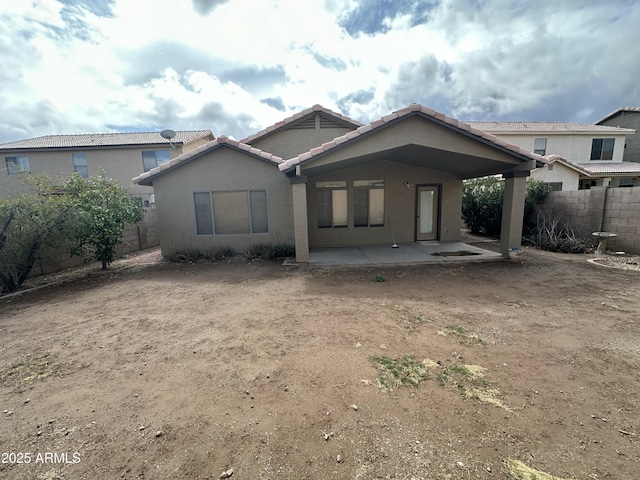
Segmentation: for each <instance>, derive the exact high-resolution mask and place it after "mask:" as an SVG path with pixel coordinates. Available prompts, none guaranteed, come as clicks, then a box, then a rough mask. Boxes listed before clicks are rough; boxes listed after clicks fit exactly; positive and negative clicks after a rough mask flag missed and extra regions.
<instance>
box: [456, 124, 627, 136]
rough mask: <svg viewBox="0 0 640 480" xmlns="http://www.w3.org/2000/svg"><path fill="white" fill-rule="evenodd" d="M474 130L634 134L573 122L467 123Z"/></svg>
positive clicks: (617, 129) (494, 132)
mask: <svg viewBox="0 0 640 480" xmlns="http://www.w3.org/2000/svg"><path fill="white" fill-rule="evenodd" d="M465 123H467V124H468V125H471V126H472V127H473V128H477V129H478V130H482V131H483V132H488V133H493V134H510V133H513V134H523V133H541V134H542V133H545V134H554V133H556V134H563V133H576V134H596V135H600V134H632V133H635V130H633V129H631V128H619V127H610V126H606V125H593V124H590V123H571V122H465Z"/></svg>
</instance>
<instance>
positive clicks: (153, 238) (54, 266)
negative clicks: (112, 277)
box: [30, 208, 160, 276]
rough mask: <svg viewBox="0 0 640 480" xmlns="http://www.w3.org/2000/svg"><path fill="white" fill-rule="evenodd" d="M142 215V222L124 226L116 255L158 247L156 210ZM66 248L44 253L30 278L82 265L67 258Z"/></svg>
mask: <svg viewBox="0 0 640 480" xmlns="http://www.w3.org/2000/svg"><path fill="white" fill-rule="evenodd" d="M143 214H144V217H143V219H142V221H140V222H139V223H137V224H128V225H126V226H125V229H124V236H123V243H122V244H121V245H118V247H117V248H116V251H117V253H118V255H124V254H127V253H131V252H137V251H139V250H145V249H147V248H151V247H155V246H157V245H160V238H159V237H158V215H157V213H156V209H155V208H145V209H144V210H143ZM67 247H68V246H67V245H63V246H61V247H59V248H57V249H55V250H52V251H49V252H45V253H44V254H43V255H42V257H41V258H39V259H38V260H36V262H35V264H34V265H33V269H32V270H31V275H30V276H36V275H43V274H47V273H54V272H59V271H61V270H65V269H67V268H73V267H78V266H80V265H83V264H84V260H83V259H82V258H80V257H73V258H72V257H70V256H69V253H68V252H67Z"/></svg>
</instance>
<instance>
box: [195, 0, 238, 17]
mask: <svg viewBox="0 0 640 480" xmlns="http://www.w3.org/2000/svg"><path fill="white" fill-rule="evenodd" d="M191 1H192V3H193V9H194V10H195V11H196V12H198V14H200V15H209V14H210V13H211V12H212V11H213V10H215V8H216V7H217V6H218V5H222V4H223V3H227V2H228V1H229V0H191Z"/></svg>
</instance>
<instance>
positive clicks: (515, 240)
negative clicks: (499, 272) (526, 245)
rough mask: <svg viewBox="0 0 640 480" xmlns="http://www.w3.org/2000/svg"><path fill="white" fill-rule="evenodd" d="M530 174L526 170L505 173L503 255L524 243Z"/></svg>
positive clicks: (501, 233) (501, 241)
mask: <svg viewBox="0 0 640 480" xmlns="http://www.w3.org/2000/svg"><path fill="white" fill-rule="evenodd" d="M528 176H529V172H528V171H524V170H523V171H514V172H509V173H505V174H503V177H504V179H505V185H504V187H505V188H504V200H503V201H502V224H501V226H500V253H502V254H503V255H508V254H509V249H510V248H512V247H516V248H520V246H521V245H522V226H523V224H524V200H525V196H526V190H527V177H528Z"/></svg>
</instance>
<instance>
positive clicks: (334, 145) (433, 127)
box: [280, 107, 546, 179]
mask: <svg viewBox="0 0 640 480" xmlns="http://www.w3.org/2000/svg"><path fill="white" fill-rule="evenodd" d="M421 108H422V110H410V109H405V110H407V111H406V112H404V113H403V114H402V115H399V116H396V117H393V118H389V119H386V117H383V119H381V120H379V121H376V122H373V123H371V124H369V125H366V126H364V127H361V128H359V129H357V130H355V131H354V132H349V133H348V134H346V135H344V136H343V137H339V138H336V139H334V140H333V141H332V142H328V143H326V144H324V145H322V146H321V147H317V148H315V149H312V150H310V151H309V152H306V153H304V154H301V155H299V156H298V157H296V158H293V159H289V160H287V161H285V162H283V164H281V165H280V169H281V170H282V171H284V172H285V173H286V174H287V175H288V176H294V175H308V176H314V175H319V174H323V173H327V172H330V171H335V170H337V169H342V168H349V167H353V166H358V165H364V164H366V163H369V162H375V161H380V160H387V161H391V162H401V163H407V164H411V165H417V166H421V167H424V168H429V169H433V170H439V171H443V172H448V173H453V174H455V175H457V176H459V177H460V178H461V179H465V178H474V177H481V176H486V175H495V174H504V173H509V172H514V171H530V170H532V169H534V168H536V167H540V166H543V165H544V164H545V163H546V162H545V160H544V159H543V158H542V157H541V156H539V155H536V154H533V153H532V152H529V151H527V150H524V149H521V148H519V147H517V146H515V145H511V144H508V143H506V142H504V141H502V140H500V139H498V138H496V137H494V136H493V135H489V134H485V133H483V132H480V131H475V130H473V129H471V128H470V127H469V126H467V125H465V124H462V123H460V122H457V121H455V120H453V119H449V118H448V117H444V118H439V117H437V116H432V115H429V114H427V113H425V112H424V111H423V110H424V108H423V107H421Z"/></svg>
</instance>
